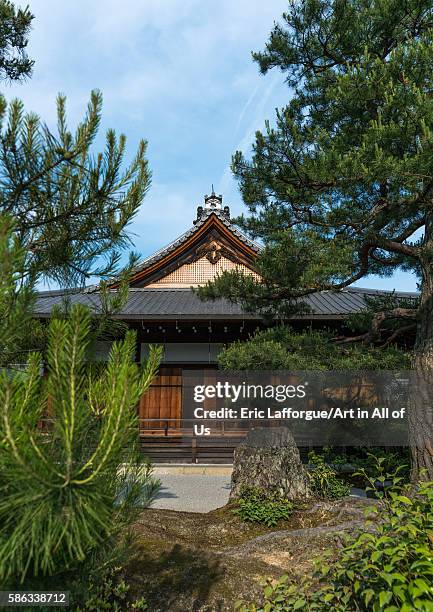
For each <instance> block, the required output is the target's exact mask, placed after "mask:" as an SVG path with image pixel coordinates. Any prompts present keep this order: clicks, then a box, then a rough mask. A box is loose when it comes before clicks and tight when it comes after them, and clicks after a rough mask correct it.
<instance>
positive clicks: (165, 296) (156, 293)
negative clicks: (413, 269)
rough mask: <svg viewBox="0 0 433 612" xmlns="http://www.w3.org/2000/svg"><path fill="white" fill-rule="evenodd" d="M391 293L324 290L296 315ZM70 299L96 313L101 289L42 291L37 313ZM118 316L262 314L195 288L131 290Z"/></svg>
mask: <svg viewBox="0 0 433 612" xmlns="http://www.w3.org/2000/svg"><path fill="white" fill-rule="evenodd" d="M387 294H390V292H388V291H379V290H374V289H360V288H357V287H353V288H349V289H344V290H343V291H339V292H331V291H322V292H320V293H316V294H312V295H309V296H307V297H305V298H304V301H305V302H306V303H307V304H308V305H309V306H310V308H311V313H308V314H306V315H303V316H299V317H296V318H302V319H331V320H332V319H342V318H344V317H346V316H348V315H350V314H353V313H356V312H360V311H361V310H363V309H364V308H365V298H366V297H370V296H377V295H387ZM394 295H395V297H400V298H406V299H407V298H409V299H413V300H415V299H416V298H417V297H418V294H417V293H402V292H400V293H395V294H394ZM65 298H68V299H69V300H70V301H71V303H72V304H74V303H77V302H79V303H82V304H86V305H88V306H90V307H91V308H92V309H93V310H95V312H97V311H98V310H99V305H100V300H99V295H98V293H97V292H62V291H47V292H41V293H39V294H38V297H37V301H36V307H35V315H36V316H41V317H46V316H49V314H50V312H51V309H52V308H53V306H55V305H56V304H61V303H62V301H63V300H64V299H65ZM117 318H122V319H126V320H133V319H138V320H141V319H143V320H144V319H200V318H202V319H209V318H211V319H212V318H213V319H225V318H230V319H236V318H238V319H258V318H259V317H258V316H255V315H251V314H247V313H245V312H244V311H243V310H242V308H241V307H240V306H239V305H238V304H232V303H231V302H229V301H227V300H224V299H218V300H215V301H206V302H203V301H201V300H200V299H199V298H198V297H197V295H196V294H195V293H194V292H193V291H192V290H191V289H168V288H158V289H146V288H144V289H130V291H129V296H128V301H127V303H126V305H125V306H124V308H123V310H122V311H121V312H120V313H118V315H117Z"/></svg>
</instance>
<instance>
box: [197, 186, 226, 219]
mask: <svg viewBox="0 0 433 612" xmlns="http://www.w3.org/2000/svg"><path fill="white" fill-rule="evenodd" d="M212 212H216V213H217V214H218V212H220V213H221V214H222V215H223V216H224V217H225V218H226V219H227V220H230V207H229V206H224V208H223V197H222V195H221V194H220V195H217V194H216V193H215V190H214V186H213V184H212V193H211V194H210V195H207V194H206V195H205V196H204V206H198V207H197V219H196V220H195V221H194V224H196V223H197V222H198V221H200V220H201V219H203V218H204V217H208V216H209V214H210V213H212Z"/></svg>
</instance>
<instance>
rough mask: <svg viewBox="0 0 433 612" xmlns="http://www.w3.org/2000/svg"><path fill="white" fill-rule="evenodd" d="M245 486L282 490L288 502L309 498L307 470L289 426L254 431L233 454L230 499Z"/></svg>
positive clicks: (236, 495)
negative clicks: (289, 500)
mask: <svg viewBox="0 0 433 612" xmlns="http://www.w3.org/2000/svg"><path fill="white" fill-rule="evenodd" d="M243 487H259V488H260V489H265V490H268V491H270V492H271V491H279V492H280V493H281V494H282V495H284V496H285V497H286V498H287V499H299V498H306V497H310V496H311V495H312V494H311V490H310V486H309V478H308V474H307V470H306V468H305V467H304V466H303V465H302V463H301V459H300V457H299V451H298V448H297V446H296V443H295V440H294V438H293V436H292V434H291V432H290V430H289V429H287V428H286V427H271V428H266V429H265V428H263V429H252V430H251V431H250V432H249V433H248V435H247V437H246V439H245V441H244V442H243V443H242V444H240V445H239V446H238V447H237V448H236V450H235V453H234V461H233V473H232V488H231V492H230V499H236V498H237V497H239V494H240V492H241V490H242V488H243Z"/></svg>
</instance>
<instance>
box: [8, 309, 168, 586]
mask: <svg viewBox="0 0 433 612" xmlns="http://www.w3.org/2000/svg"><path fill="white" fill-rule="evenodd" d="M90 325H91V316H90V313H89V312H88V311H87V310H86V309H85V308H84V307H83V306H81V305H77V306H76V307H74V309H73V310H72V312H71V315H70V318H69V319H63V320H62V319H57V318H55V319H53V320H52V321H51V323H50V328H49V345H48V360H47V376H46V377H42V376H41V359H40V355H38V354H37V353H34V354H32V355H30V358H29V363H28V368H27V370H26V372H21V373H18V374H17V373H15V374H13V375H12V374H11V372H10V371H7V370H0V584H3V585H4V584H17V583H18V582H20V581H24V580H25V579H30V580H31V578H32V577H36V578H37V577H43V576H45V575H51V574H53V573H61V572H64V571H66V570H68V569H71V568H74V567H75V566H77V564H79V563H82V562H85V561H86V560H87V559H88V557H89V555H92V554H95V551H98V550H100V549H101V547H106V546H107V545H109V546H113V545H114V544H115V537H116V536H117V535H118V534H119V532H120V531H121V530H122V529H123V528H125V526H127V525H128V523H129V522H130V521H131V520H132V518H133V517H134V516H135V513H136V512H137V511H138V510H139V508H140V507H143V506H146V505H147V504H148V503H149V502H150V501H151V500H152V498H153V496H154V494H155V492H156V490H157V486H158V485H157V482H155V481H154V480H152V479H151V478H150V474H149V470H148V468H147V466H146V464H144V463H143V458H142V455H141V454H140V452H139V450H138V444H137V442H138V427H137V411H136V406H137V402H138V400H139V397H140V396H141V394H142V393H143V392H144V391H145V390H146V389H147V387H148V386H149V384H150V382H151V381H152V378H153V376H154V375H155V373H156V369H157V367H158V364H159V360H160V354H161V351H160V349H159V348H156V347H154V348H153V349H152V350H151V352H150V356H149V360H148V361H147V363H146V364H144V366H143V367H141V368H140V367H138V366H137V364H135V363H134V359H135V334H134V333H133V332H128V333H127V335H126V337H125V340H124V341H119V342H116V343H114V345H113V348H112V350H111V353H110V358H109V361H108V364H107V366H106V368H104V369H102V371H100V372H99V373H98V375H97V376H95V372H92V370H89V368H88V365H87V364H86V359H85V358H86V349H87V347H88V342H89V337H90ZM47 415H48V416H49V418H50V423H51V425H50V427H49V428H48V429H40V428H38V423H39V422H40V420H41V419H42V418H44V417H45V418H46V417H47Z"/></svg>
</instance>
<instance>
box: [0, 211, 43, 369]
mask: <svg viewBox="0 0 433 612" xmlns="http://www.w3.org/2000/svg"><path fill="white" fill-rule="evenodd" d="M24 260H25V252H24V250H23V249H22V247H21V246H20V244H19V242H18V239H17V238H16V236H14V235H13V221H12V220H11V219H10V218H7V217H2V216H0V367H2V366H4V365H6V364H13V363H15V362H17V361H18V362H23V361H26V360H27V354H26V353H24V357H23V351H25V349H26V347H27V346H28V345H29V344H33V346H34V347H36V346H37V345H38V342H39V341H40V340H41V336H42V333H41V326H40V325H39V323H38V322H37V321H34V320H33V321H32V318H31V309H32V306H33V300H34V294H33V291H32V285H31V284H29V283H28V282H27V280H26V279H25V278H24V276H23V264H24Z"/></svg>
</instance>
